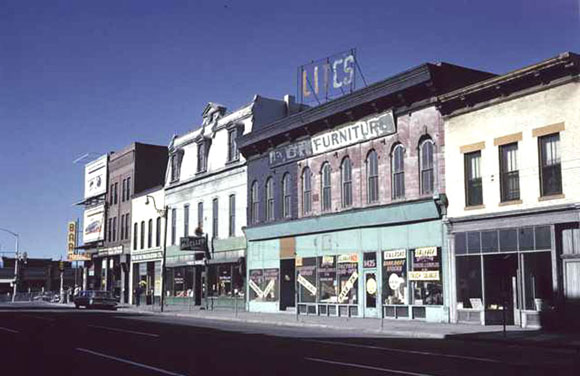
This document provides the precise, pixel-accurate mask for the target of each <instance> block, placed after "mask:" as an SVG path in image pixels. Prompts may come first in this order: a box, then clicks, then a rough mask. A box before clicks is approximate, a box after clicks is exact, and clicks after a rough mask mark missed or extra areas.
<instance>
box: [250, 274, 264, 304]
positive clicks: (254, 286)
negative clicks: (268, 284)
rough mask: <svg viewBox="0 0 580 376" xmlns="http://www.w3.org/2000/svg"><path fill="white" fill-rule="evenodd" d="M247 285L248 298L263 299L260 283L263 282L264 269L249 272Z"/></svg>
mask: <svg viewBox="0 0 580 376" xmlns="http://www.w3.org/2000/svg"><path fill="white" fill-rule="evenodd" d="M249 275H250V277H249V280H248V286H249V287H250V300H260V301H261V300H263V298H264V292H263V291H262V285H263V283H264V271H263V270H262V269H254V270H250V272H249Z"/></svg>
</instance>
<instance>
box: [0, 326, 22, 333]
mask: <svg viewBox="0 0 580 376" xmlns="http://www.w3.org/2000/svg"><path fill="white" fill-rule="evenodd" d="M0 330H4V331H7V332H10V333H20V332H19V331H18V330H14V329H10V328H4V327H3V326H0Z"/></svg>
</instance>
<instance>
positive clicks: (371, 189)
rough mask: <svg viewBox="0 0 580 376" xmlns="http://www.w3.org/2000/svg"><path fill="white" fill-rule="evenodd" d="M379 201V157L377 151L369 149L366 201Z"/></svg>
mask: <svg viewBox="0 0 580 376" xmlns="http://www.w3.org/2000/svg"><path fill="white" fill-rule="evenodd" d="M377 201H379V159H378V157H377V152H376V151H374V150H371V151H370V152H369V154H368V155H367V202H368V203H369V204H371V203H374V202H377Z"/></svg>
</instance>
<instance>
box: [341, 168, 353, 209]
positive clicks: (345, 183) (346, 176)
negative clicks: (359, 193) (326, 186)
mask: <svg viewBox="0 0 580 376" xmlns="http://www.w3.org/2000/svg"><path fill="white" fill-rule="evenodd" d="M340 179H341V185H342V207H343V208H348V207H350V206H352V163H351V162H350V158H349V157H345V158H344V159H343V160H342V164H341V165H340Z"/></svg>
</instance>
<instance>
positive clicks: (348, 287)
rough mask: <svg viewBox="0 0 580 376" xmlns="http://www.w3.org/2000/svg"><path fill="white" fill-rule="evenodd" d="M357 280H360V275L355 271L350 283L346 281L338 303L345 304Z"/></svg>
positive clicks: (349, 280)
mask: <svg viewBox="0 0 580 376" xmlns="http://www.w3.org/2000/svg"><path fill="white" fill-rule="evenodd" d="M357 278H358V273H357V272H356V270H355V271H354V272H353V273H352V274H351V275H350V278H349V279H348V281H346V283H345V285H344V286H343V288H342V290H341V291H340V294H339V295H338V302H339V303H342V302H344V300H345V299H346V297H347V295H348V293H349V292H350V290H351V289H352V288H353V287H354V283H355V282H356V280H357Z"/></svg>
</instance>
